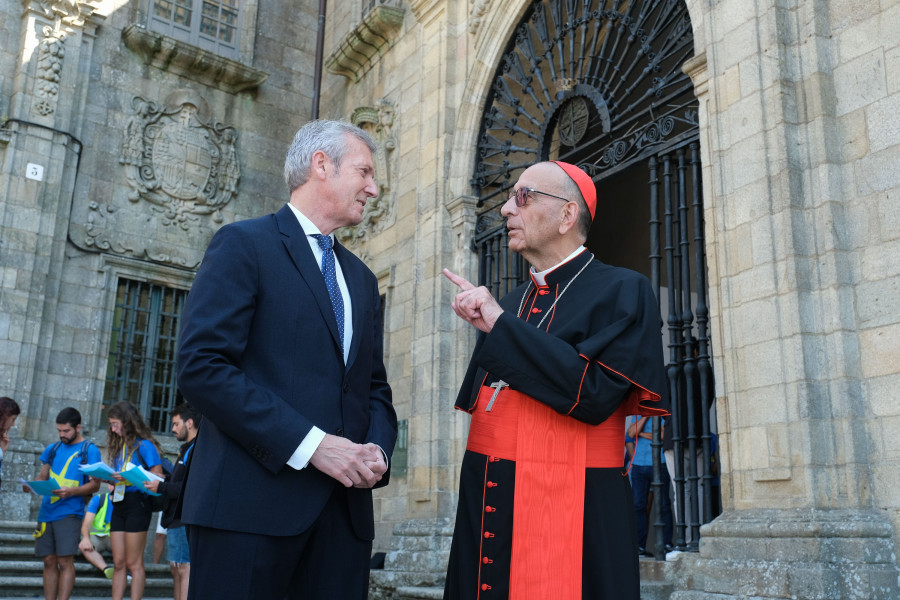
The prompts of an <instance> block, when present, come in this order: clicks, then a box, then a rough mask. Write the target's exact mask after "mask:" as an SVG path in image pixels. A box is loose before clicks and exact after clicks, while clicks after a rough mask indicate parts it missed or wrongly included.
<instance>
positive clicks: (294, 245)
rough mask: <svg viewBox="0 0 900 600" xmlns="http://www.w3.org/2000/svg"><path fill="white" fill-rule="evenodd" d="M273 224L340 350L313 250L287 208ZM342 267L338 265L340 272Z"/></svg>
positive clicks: (282, 210) (279, 213)
mask: <svg viewBox="0 0 900 600" xmlns="http://www.w3.org/2000/svg"><path fill="white" fill-rule="evenodd" d="M275 222H276V223H277V224H278V231H279V233H281V240H282V242H283V243H284V247H285V249H286V250H287V252H288V255H290V257H291V260H292V261H293V262H294V266H296V267H297V271H298V272H299V273H300V277H302V278H303V280H304V281H306V285H308V286H309V289H310V291H311V292H312V294H313V297H314V298H315V299H316V304H317V305H318V307H319V312H320V313H321V314H322V318H323V319H324V320H325V323H326V324H327V325H328V330H329V331H330V332H331V337H332V338H333V339H334V342H335V346H336V348H340V345H341V341H340V340H341V338H340V334H339V333H338V329H337V319H335V316H334V308H333V307H332V306H331V298H330V297H329V296H328V288H327V287H326V286H325V279H324V278H323V277H322V271H321V270H320V269H319V265H318V263H317V262H316V257H315V256H313V253H312V249H310V247H309V242H308V241H307V239H306V232H304V231H303V228H302V227H301V226H300V222H299V221H298V220H297V217H296V216H294V213H293V212H292V211H291V209H290V207H289V206H287V205H284V207H282V208H281V210H279V211H278V212H277V213H275ZM343 266H344V265H343V264H341V268H343ZM345 278H346V275H345ZM348 287H349V284H348ZM351 289H352V288H351ZM354 313H355V311H354Z"/></svg>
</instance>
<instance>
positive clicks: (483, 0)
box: [469, 0, 491, 35]
mask: <svg viewBox="0 0 900 600" xmlns="http://www.w3.org/2000/svg"><path fill="white" fill-rule="evenodd" d="M490 5H491V0H474V1H473V2H472V8H471V9H470V10H469V33H471V34H473V35H474V34H476V33H478V30H479V29H481V23H482V21H484V17H485V15H486V14H487V12H488V9H489V8H490Z"/></svg>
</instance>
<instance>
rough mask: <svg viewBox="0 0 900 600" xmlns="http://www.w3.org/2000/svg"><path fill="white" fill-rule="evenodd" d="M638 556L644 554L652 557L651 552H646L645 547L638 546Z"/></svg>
mask: <svg viewBox="0 0 900 600" xmlns="http://www.w3.org/2000/svg"><path fill="white" fill-rule="evenodd" d="M638 556H646V557H649V558H653V553H652V552H648V551H647V550H646V549H645V548H638Z"/></svg>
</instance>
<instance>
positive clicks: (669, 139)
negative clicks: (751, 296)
mask: <svg viewBox="0 0 900 600" xmlns="http://www.w3.org/2000/svg"><path fill="white" fill-rule="evenodd" d="M692 55H693V38H692V34H691V27H690V19H689V16H688V13H687V9H686V6H685V4H684V0H535V1H534V2H532V3H531V5H530V6H529V7H528V9H527V11H526V13H525V15H524V17H523V19H522V20H521V22H520V23H519V25H518V26H517V27H516V30H515V33H514V34H513V35H512V37H511V39H510V40H509V42H508V44H507V47H506V51H505V52H504V54H503V58H502V60H501V64H500V65H499V66H498V68H497V72H496V74H495V77H494V81H493V84H492V86H491V88H490V92H489V94H488V98H487V102H486V106H485V111H484V114H483V117H482V124H481V134H480V137H479V144H478V156H477V161H476V165H475V170H474V174H473V178H472V181H471V184H472V186H473V188H474V189H475V190H476V193H477V194H478V196H479V204H478V205H479V207H481V208H482V211H481V212H480V214H479V215H478V221H477V225H476V233H475V236H474V238H473V242H472V244H473V249H474V250H475V251H476V252H477V253H478V255H479V281H480V283H481V284H482V285H487V286H488V287H489V288H490V289H491V290H492V292H493V293H494V294H495V295H497V296H498V297H501V296H503V295H504V294H505V293H506V292H508V291H509V290H511V289H512V288H514V287H515V286H516V285H518V284H519V283H521V282H522V281H524V279H525V277H526V273H527V269H528V265H527V264H526V263H525V262H524V260H523V259H522V258H521V257H519V256H518V255H516V254H514V253H512V252H511V251H510V250H509V246H508V239H507V236H506V229H505V227H504V221H503V219H502V217H501V216H500V214H499V208H500V206H501V205H502V203H503V202H504V201H505V200H506V196H507V193H508V190H509V189H510V188H511V187H512V186H513V185H514V184H515V182H516V179H517V178H518V176H519V174H520V173H521V172H522V171H523V170H524V169H525V168H527V167H528V166H530V165H531V164H533V163H534V162H537V161H540V160H556V159H558V160H564V161H567V162H572V163H575V164H578V165H579V166H581V167H582V168H583V169H585V170H586V171H587V172H588V173H589V174H590V175H591V176H592V177H593V179H594V181H595V183H596V185H597V187H598V209H597V211H598V212H597V218H596V219H595V222H594V226H593V227H592V230H591V235H590V236H589V238H588V241H587V245H588V247H589V248H590V249H591V251H592V252H594V253H595V254H596V255H597V256H598V257H600V258H601V259H602V260H604V261H605V262H609V263H611V264H617V265H620V266H627V267H630V268H633V269H634V270H637V271H640V272H642V273H644V274H645V275H647V276H648V277H649V278H650V279H651V282H652V284H653V288H654V291H655V292H656V293H657V298H658V299H659V300H660V306H661V310H662V311H663V317H664V318H665V319H666V324H667V328H668V336H667V337H668V339H667V361H668V375H669V387H670V396H671V399H672V404H673V416H672V418H671V419H670V423H671V424H672V427H671V429H670V431H669V433H667V434H666V435H667V437H669V435H671V441H672V445H673V446H674V447H673V450H672V456H676V457H680V459H679V460H674V461H671V462H672V463H673V466H674V477H673V483H674V491H675V492H674V497H675V513H674V514H675V534H674V539H673V540H672V542H673V544H674V545H675V546H677V547H680V548H688V549H696V548H697V543H698V539H699V526H700V524H701V523H705V522H708V521H710V520H711V519H712V518H713V516H715V514H717V510H718V497H719V496H718V492H717V489H718V488H717V487H715V485H714V484H715V483H716V481H715V469H714V466H715V457H716V453H715V448H714V442H715V437H714V435H713V433H712V430H713V423H712V421H711V419H710V417H709V415H710V408H711V407H712V405H713V401H712V399H713V387H712V381H713V377H712V366H711V361H710V355H709V335H708V308H707V300H706V298H707V295H706V292H707V286H708V284H707V281H706V257H705V244H704V238H703V232H704V227H703V201H702V194H701V191H702V186H701V180H700V172H701V170H700V160H699V144H698V141H697V139H698V123H697V100H696V98H695V97H694V95H693V85H692V83H691V81H690V80H689V78H688V77H687V76H686V75H685V74H684V73H683V72H682V71H681V65H682V64H684V62H685V61H686V60H687V59H688V58H690V57H691V56H692ZM610 214H612V215H620V216H621V219H617V218H615V217H613V218H607V216H608V215H610ZM635 218H637V219H641V220H642V223H643V224H639V225H638V226H637V228H635V227H631V228H630V229H629V228H628V227H627V226H626V227H624V229H625V231H623V226H622V223H623V222H627V221H629V220H630V221H633V220H634V219H635ZM610 221H615V222H610ZM647 223H649V228H648V227H647V225H646V224H647ZM638 230H639V231H638ZM639 243H640V247H639ZM648 247H649V255H648V252H647V251H648ZM623 263H625V264H623ZM688 399H690V401H688ZM657 421H658V419H657ZM654 429H655V435H654V444H656V447H657V448H659V446H661V445H662V443H661V441H660V439H659V436H658V433H659V424H658V423H655V424H654ZM654 454H658V452H654ZM657 468H658V465H657ZM654 485H655V486H656V487H655V488H654V490H656V492H657V494H658V492H659V490H660V489H661V486H662V483H661V482H660V481H659V478H658V477H654ZM654 504H655V505H657V506H658V504H659V503H658V502H656V503H654ZM654 512H655V513H656V514H657V519H656V522H655V523H654V524H655V525H657V527H658V529H657V530H658V535H657V548H656V550H657V552H656V555H657V557H658V558H664V555H665V546H664V544H663V541H662V537H663V534H662V529H663V523H662V520H661V518H660V517H659V516H658V514H659V511H658V510H655V511H654Z"/></svg>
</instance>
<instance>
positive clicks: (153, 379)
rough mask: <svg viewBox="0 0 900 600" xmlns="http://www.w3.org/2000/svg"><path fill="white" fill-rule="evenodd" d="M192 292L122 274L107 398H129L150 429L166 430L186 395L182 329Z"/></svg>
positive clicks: (118, 292)
mask: <svg viewBox="0 0 900 600" xmlns="http://www.w3.org/2000/svg"><path fill="white" fill-rule="evenodd" d="M186 297H187V291H186V290H181V289H175V288H169V287H166V286H162V285H158V284H154V283H148V282H144V281H134V280H131V279H126V278H121V277H120V278H119V280H118V286H117V290H116V303H115V312H114V314H113V326H112V332H111V339H110V345H109V360H108V362H107V371H106V388H105V393H104V400H105V404H106V405H107V406H109V405H111V404H115V403H117V402H122V401H127V402H130V403H131V404H133V405H134V406H135V407H136V408H137V409H138V411H139V412H140V413H141V415H143V417H144V419H145V421H146V422H147V424H148V425H149V427H150V429H151V430H152V431H153V432H155V433H165V432H167V431H168V427H169V411H171V410H172V409H173V408H174V407H175V406H176V405H177V404H178V403H179V402H181V394H180V393H179V392H178V386H177V383H176V370H175V358H176V352H177V347H178V330H179V325H180V322H181V314H182V311H183V309H184V301H185V298H186Z"/></svg>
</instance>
